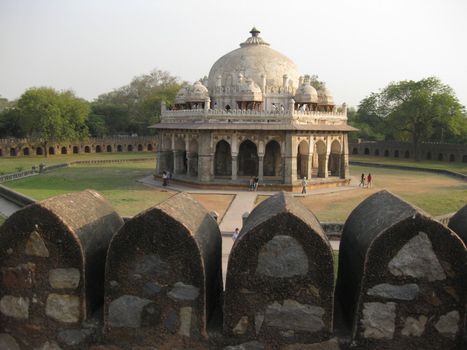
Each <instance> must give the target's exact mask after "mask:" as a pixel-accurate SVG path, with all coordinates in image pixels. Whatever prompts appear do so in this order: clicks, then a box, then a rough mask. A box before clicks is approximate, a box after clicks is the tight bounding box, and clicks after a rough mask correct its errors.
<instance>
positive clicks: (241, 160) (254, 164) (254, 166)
mask: <svg viewBox="0 0 467 350" xmlns="http://www.w3.org/2000/svg"><path fill="white" fill-rule="evenodd" d="M238 175H240V176H257V175H258V149H257V147H256V145H255V144H254V143H253V142H251V141H250V140H245V141H243V142H242V143H241V144H240V149H239V151H238Z"/></svg>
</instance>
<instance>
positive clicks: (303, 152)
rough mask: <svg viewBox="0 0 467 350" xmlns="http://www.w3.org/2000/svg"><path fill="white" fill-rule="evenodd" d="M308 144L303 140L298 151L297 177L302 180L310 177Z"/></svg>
mask: <svg viewBox="0 0 467 350" xmlns="http://www.w3.org/2000/svg"><path fill="white" fill-rule="evenodd" d="M309 149H310V147H309V145H308V142H306V141H305V140H303V141H302V142H300V143H299V144H298V150H297V177H298V178H299V179H302V178H304V177H308V158H309Z"/></svg>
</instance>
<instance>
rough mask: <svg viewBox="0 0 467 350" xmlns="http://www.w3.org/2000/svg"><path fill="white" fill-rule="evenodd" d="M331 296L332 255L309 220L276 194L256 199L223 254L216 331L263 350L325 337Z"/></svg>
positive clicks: (297, 204) (294, 202)
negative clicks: (221, 316) (223, 281)
mask: <svg viewBox="0 0 467 350" xmlns="http://www.w3.org/2000/svg"><path fill="white" fill-rule="evenodd" d="M333 296H334V277H333V260H332V250H331V246H330V244H329V242H328V240H327V238H326V236H325V234H324V231H323V229H322V228H321V225H320V224H319V222H318V220H317V219H316V217H315V216H314V215H313V214H312V213H311V212H310V211H308V210H307V209H306V208H305V207H304V206H303V204H302V203H301V202H300V201H298V200H297V199H295V198H293V197H292V196H290V195H287V194H285V193H284V192H282V193H279V194H277V195H275V196H273V197H271V198H269V199H267V200H265V201H263V202H262V203H261V204H260V205H258V206H257V207H256V208H255V209H254V210H253V211H252V213H251V214H250V216H249V217H248V219H247V221H246V223H245V225H244V227H243V228H242V231H241V232H240V235H239V237H238V238H237V240H236V241H235V244H234V246H233V248H232V251H231V253H230V257H229V265H228V271H227V280H226V290H225V303H224V334H225V335H226V336H230V337H233V338H236V339H239V340H242V341H247V340H260V341H261V342H263V343H264V344H266V346H267V348H271V349H276V348H280V346H283V345H285V344H295V343H317V342H319V341H323V340H327V339H328V338H329V336H330V334H331V332H332V324H333Z"/></svg>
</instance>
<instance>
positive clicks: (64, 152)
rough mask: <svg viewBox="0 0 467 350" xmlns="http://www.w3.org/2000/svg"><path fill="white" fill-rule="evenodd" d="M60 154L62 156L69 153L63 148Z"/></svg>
mask: <svg viewBox="0 0 467 350" xmlns="http://www.w3.org/2000/svg"><path fill="white" fill-rule="evenodd" d="M60 153H61V154H67V153H68V152H67V149H66V147H65V146H63V147H62V149H61V150H60Z"/></svg>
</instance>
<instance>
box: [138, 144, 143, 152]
mask: <svg viewBox="0 0 467 350" xmlns="http://www.w3.org/2000/svg"><path fill="white" fill-rule="evenodd" d="M142 151H143V145H142V144H139V145H138V152H142Z"/></svg>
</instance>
